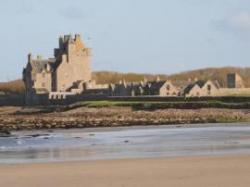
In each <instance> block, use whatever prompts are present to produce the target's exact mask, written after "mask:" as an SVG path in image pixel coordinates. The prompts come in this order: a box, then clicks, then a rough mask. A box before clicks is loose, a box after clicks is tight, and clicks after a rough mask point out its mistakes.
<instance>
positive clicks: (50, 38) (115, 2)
mask: <svg viewBox="0 0 250 187" xmlns="http://www.w3.org/2000/svg"><path fill="white" fill-rule="evenodd" d="M0 23H1V27H0V33H1V34H0V41H1V45H0V59H1V61H0V68H1V71H0V81H7V80H12V79H16V78H20V77H21V72H22V68H23V67H24V66H25V64H26V61H27V54H28V53H29V52H32V53H33V54H34V55H36V54H41V55H43V56H44V57H51V56H52V55H53V48H55V47H57V45H58V41H57V40H58V37H59V35H62V34H68V33H71V34H75V33H79V34H81V35H82V36H83V38H84V41H85V43H86V44H87V45H88V46H90V47H91V48H93V54H94V57H93V65H92V67H93V69H94V70H112V71H122V72H147V73H166V74H170V73H176V72H180V71H186V70H191V69H197V68H203V67H221V66H241V67H245V66H249V63H250V1H248V0H209V1H208V0H105V1H102V0H88V1H87V0H71V1H69V0H67V1H66V0H43V1H41V0H8V1H0Z"/></svg>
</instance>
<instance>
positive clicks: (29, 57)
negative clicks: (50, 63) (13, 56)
mask: <svg viewBox="0 0 250 187" xmlns="http://www.w3.org/2000/svg"><path fill="white" fill-rule="evenodd" d="M31 61H32V54H31V53H29V54H28V62H31Z"/></svg>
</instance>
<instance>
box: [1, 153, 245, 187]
mask: <svg viewBox="0 0 250 187" xmlns="http://www.w3.org/2000/svg"><path fill="white" fill-rule="evenodd" d="M0 186H1V187H2V186H8V187H9V186H10V187H15V186H18V187H29V186H32V187H33V186H35V187H40V186H46V187H50V186H51V187H55V186H60V187H66V186H67V187H68V186H74V187H76V186H84V187H85V186H86V187H99V186H100V187H166V186H170V187H182V186H183V187H184V186H185V187H196V186H197V187H207V186H209V187H243V186H244V187H249V186H250V156H235V157H213V158H211V157H190V158H161V159H159V158H157V159H132V160H110V161H84V162H65V163H50V164H26V165H25V164H22V165H2V166H0Z"/></svg>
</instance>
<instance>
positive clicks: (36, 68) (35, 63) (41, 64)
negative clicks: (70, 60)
mask: <svg viewBox="0 0 250 187" xmlns="http://www.w3.org/2000/svg"><path fill="white" fill-rule="evenodd" d="M54 62H55V59H52V58H50V59H35V60H32V61H31V63H30V64H31V67H32V71H33V72H34V73H41V72H42V71H43V70H44V69H45V68H46V65H47V64H51V63H54Z"/></svg>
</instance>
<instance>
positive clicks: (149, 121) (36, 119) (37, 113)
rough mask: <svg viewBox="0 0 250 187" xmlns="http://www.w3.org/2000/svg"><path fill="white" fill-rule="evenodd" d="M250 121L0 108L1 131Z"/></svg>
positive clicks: (223, 112) (235, 113)
mask: <svg viewBox="0 0 250 187" xmlns="http://www.w3.org/2000/svg"><path fill="white" fill-rule="evenodd" d="M234 122H237V123H239V122H243V123H244V122H246V123H247V122H250V112H249V110H247V109H217V108H209V109H159V110H153V111H146V110H133V109H132V108H131V107H100V108H90V107H79V108H75V109H70V110H67V111H52V112H44V111H43V109H37V108H28V109H25V108H21V107H0V132H2V134H8V133H9V132H10V131H20V130H53V129H74V128H78V129H79V128H97V127H98V128H102V127H131V126H160V125H184V124H185V125H189V124H204V123H211V124H215V123H234Z"/></svg>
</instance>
